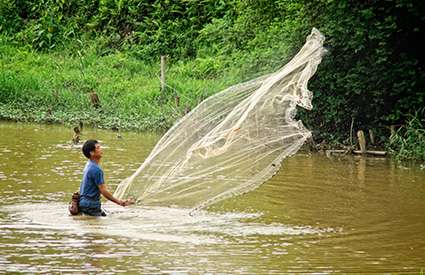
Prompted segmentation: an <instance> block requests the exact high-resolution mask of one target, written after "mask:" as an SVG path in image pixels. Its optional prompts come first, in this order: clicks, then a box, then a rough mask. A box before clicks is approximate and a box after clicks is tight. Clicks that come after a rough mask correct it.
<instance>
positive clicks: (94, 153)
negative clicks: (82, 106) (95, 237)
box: [79, 140, 132, 216]
mask: <svg viewBox="0 0 425 275" xmlns="http://www.w3.org/2000/svg"><path fill="white" fill-rule="evenodd" d="M83 154H84V156H86V157H87V158H88V159H89V160H88V161H87V164H86V167H85V168H84V174H83V180H82V182H81V185H80V202H79V208H80V211H81V212H82V213H84V214H86V215H90V216H106V213H105V212H104V211H103V210H102V209H101V207H100V206H101V204H100V194H102V195H103V196H104V197H105V198H107V199H108V200H110V201H112V202H115V203H116V204H118V205H121V206H127V205H129V204H132V201H130V200H124V201H123V200H119V199H116V198H114V196H113V195H112V194H111V193H110V192H109V191H108V189H107V187H106V184H105V180H104V178H103V171H102V169H101V168H100V166H99V162H100V159H101V158H102V148H101V147H100V144H99V142H97V140H87V141H86V142H85V143H84V145H83Z"/></svg>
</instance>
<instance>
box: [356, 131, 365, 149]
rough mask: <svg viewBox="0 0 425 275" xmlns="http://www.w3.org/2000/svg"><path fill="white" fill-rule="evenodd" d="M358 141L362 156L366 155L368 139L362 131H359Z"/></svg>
mask: <svg viewBox="0 0 425 275" xmlns="http://www.w3.org/2000/svg"><path fill="white" fill-rule="evenodd" d="M357 139H358V142H359V147H360V152H361V153H362V154H364V153H366V139H365V137H364V133H363V131H362V130H359V131H357Z"/></svg>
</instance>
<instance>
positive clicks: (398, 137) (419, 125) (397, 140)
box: [389, 108, 425, 161]
mask: <svg viewBox="0 0 425 275" xmlns="http://www.w3.org/2000/svg"><path fill="white" fill-rule="evenodd" d="M424 115H425V108H422V109H421V110H419V111H417V112H415V114H414V115H409V118H408V120H407V123H406V124H405V125H403V126H402V127H400V128H399V129H398V130H397V131H396V133H395V134H394V135H392V136H391V138H390V143H389V150H390V152H391V153H392V154H393V155H394V156H395V158H397V159H399V160H419V161H425V116H424Z"/></svg>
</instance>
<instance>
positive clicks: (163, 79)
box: [161, 55, 166, 92]
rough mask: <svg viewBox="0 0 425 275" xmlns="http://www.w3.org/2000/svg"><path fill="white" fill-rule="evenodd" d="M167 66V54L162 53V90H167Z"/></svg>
mask: <svg viewBox="0 0 425 275" xmlns="http://www.w3.org/2000/svg"><path fill="white" fill-rule="evenodd" d="M165 67H166V56H165V55H161V92H165Z"/></svg>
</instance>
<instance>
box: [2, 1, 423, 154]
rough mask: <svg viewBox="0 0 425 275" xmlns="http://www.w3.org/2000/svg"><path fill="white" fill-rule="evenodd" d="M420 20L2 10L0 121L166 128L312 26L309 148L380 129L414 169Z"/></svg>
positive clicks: (391, 13) (394, 8) (171, 4)
mask: <svg viewBox="0 0 425 275" xmlns="http://www.w3.org/2000/svg"><path fill="white" fill-rule="evenodd" d="M424 14H425V13H424V4H422V3H419V2H418V1H413V0H397V1H366V2H361V1H360V2H359V1H348V0H338V1H336V0H335V1H332V0H331V1H329V0H319V1H313V2H312V1H306V0H295V1H289V0H273V1H268V0H258V1H250V0H229V1H215V0H203V1H194V0H186V1H168V0H150V1H135V0H97V1H87V0H73V1H63V0H39V1H28V0H3V1H1V3H0V32H1V34H0V62H1V68H2V70H1V72H0V117H2V118H6V119H15V120H35V121H52V122H71V123H72V122H74V121H76V120H80V119H83V120H85V121H89V122H90V123H92V124H95V125H97V126H100V127H112V126H116V127H121V128H131V129H142V130H146V129H166V128H168V127H169V126H170V125H171V124H172V123H173V122H174V121H175V120H176V119H178V118H179V117H181V116H182V115H183V114H184V113H185V111H187V110H188V109H191V108H193V107H194V106H195V105H196V104H197V103H198V102H199V101H200V100H201V99H203V98H205V97H206V96H208V95H211V94H213V93H214V92H217V91H220V90H221V89H223V88H224V87H226V86H228V85H231V84H234V83H237V82H239V81H242V80H246V79H249V78H252V77H255V76H257V75H260V74H263V73H265V72H270V71H273V70H275V69H277V68H278V67H280V66H282V65H283V64H284V63H285V62H286V61H287V60H288V59H289V58H290V57H291V56H292V55H293V54H294V53H295V52H296V51H297V50H298V49H299V47H300V46H301V45H302V44H303V42H304V39H305V36H306V35H307V34H308V33H309V32H310V30H311V28H312V27H316V28H318V29H319V30H320V31H321V32H323V33H324V35H325V36H326V38H327V40H326V47H327V48H328V50H329V53H328V55H327V56H326V57H325V58H324V60H323V62H322V64H321V65H320V67H319V70H318V71H317V74H316V75H315V77H314V79H313V80H312V81H311V83H310V89H311V90H312V91H314V96H315V97H314V100H313V105H314V109H313V111H312V112H305V111H301V112H300V113H299V116H300V117H301V118H302V119H303V121H304V122H305V124H306V125H307V126H308V127H309V128H310V129H312V130H313V134H314V137H315V139H317V141H318V142H321V141H322V140H326V141H328V142H340V143H346V142H347V140H348V136H349V133H350V126H351V121H352V118H354V122H355V125H354V128H355V129H373V130H374V132H375V133H376V135H377V137H378V141H379V142H380V144H381V145H384V144H389V142H390V140H389V136H390V132H389V130H388V129H389V126H390V125H404V126H403V127H401V129H400V130H399V132H398V133H397V135H398V136H400V137H403V139H405V140H415V139H416V138H419V139H421V140H420V141H419V142H416V143H412V142H408V144H410V145H409V146H407V145H403V146H401V145H400V146H399V145H395V144H397V143H400V142H399V141H397V142H396V141H394V140H392V141H391V145H389V146H390V148H392V150H394V154H395V155H396V156H397V157H399V158H406V157H407V158H409V159H410V158H418V159H421V158H423V157H422V156H423V155H421V152H423V151H421V149H420V148H421V146H423V135H417V134H416V132H415V131H413V130H407V129H413V128H412V126H411V122H412V116H415V110H420V109H421V108H423V106H424V105H425V91H424V87H425V85H424V84H425V83H424V76H425V70H424V69H423V66H424V54H423V53H422V49H423V48H425V45H424V42H422V40H423V39H421V32H420V29H421V27H422V26H423V25H424V21H425V16H424ZM161 54H165V55H168V56H169V64H170V67H169V70H168V75H167V77H168V84H169V85H170V87H169V90H168V92H167V94H165V95H164V94H161V93H160V92H159V79H158V74H159V65H158V64H159V56H160V55H161ZM92 92H96V93H97V94H98V95H99V97H100V101H101V107H100V108H93V107H92V106H91V104H90V100H89V94H90V93H92ZM176 96H177V97H178V98H179V99H180V101H179V102H180V104H179V106H176V103H175V98H176ZM415 117H416V118H417V119H416V120H419V121H420V117H418V115H416V116H415ZM423 125H424V124H423V123H422V124H419V125H418V124H415V126H414V127H416V128H414V129H417V130H418V131H419V132H421V130H422V129H423ZM417 127H419V128H417ZM421 127H422V128H421ZM400 144H401V143H400ZM418 144H419V145H418ZM421 144H422V145H421ZM416 146H419V147H416ZM422 148H423V147H422ZM401 150H403V151H405V152H404V153H402V151H401ZM406 152H409V153H406ZM417 152H419V154H418V153H417ZM410 153H412V154H410Z"/></svg>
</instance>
